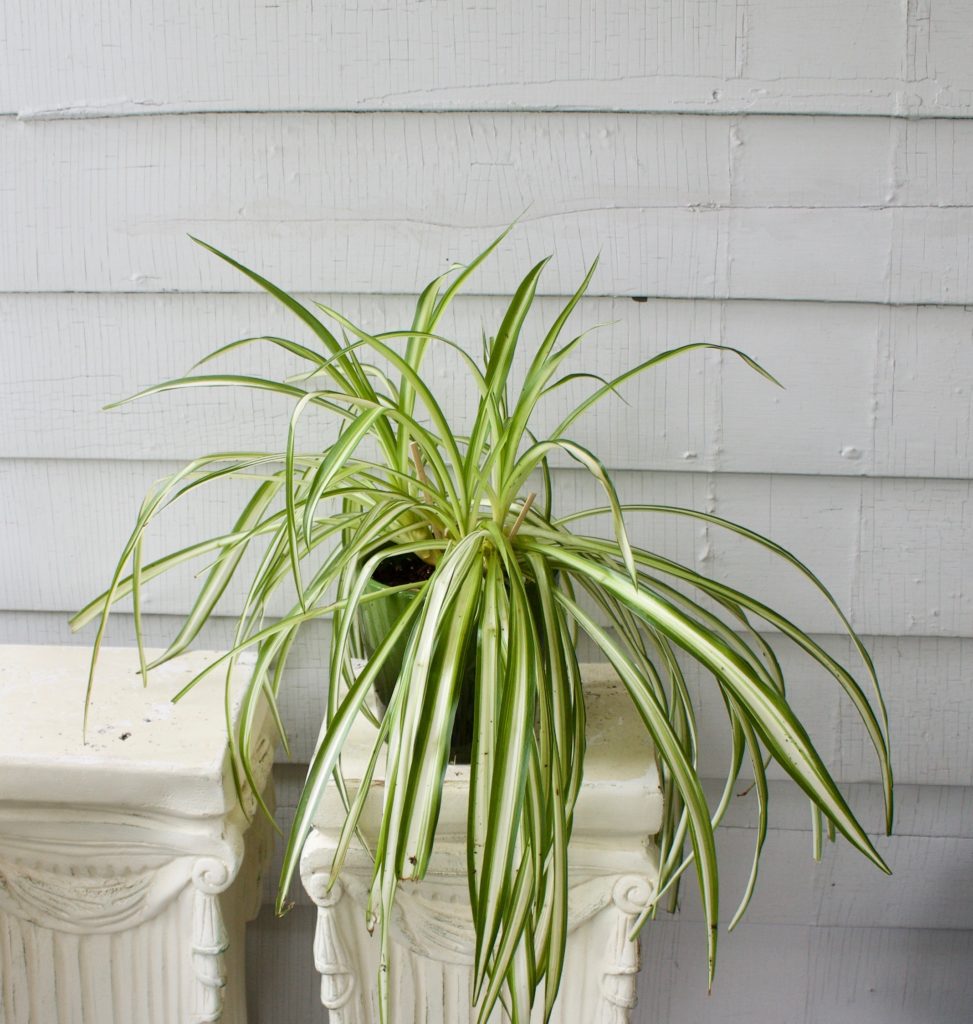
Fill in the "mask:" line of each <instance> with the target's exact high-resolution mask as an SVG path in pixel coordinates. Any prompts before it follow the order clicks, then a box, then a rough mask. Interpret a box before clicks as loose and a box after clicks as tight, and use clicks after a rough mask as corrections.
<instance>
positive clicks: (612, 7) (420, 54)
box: [0, 0, 973, 117]
mask: <svg viewBox="0 0 973 1024" xmlns="http://www.w3.org/2000/svg"><path fill="white" fill-rule="evenodd" d="M3 13H4V15H5V22H4V23H0V35H6V37H7V46H8V53H9V57H8V60H7V61H6V62H5V64H4V65H0V69H2V70H0V109H2V110H4V111H16V112H18V113H19V114H20V115H21V116H23V117H85V116H87V117H98V116H106V115H111V114H116V113H119V114H144V113H155V112H162V111H186V110H207V111H226V110H281V109H291V110H308V109H315V110H320V109H355V110H369V109H389V108H392V109H408V110H415V111H423V110H430V109H450V108H452V109H456V108H459V109H464V110H465V109H471V108H484V107H486V108H496V109H522V108H524V107H528V108H539V109H548V110H563V109H564V108H565V107H583V108H596V109H624V110H687V109H688V110H703V111H727V110H744V111H748V110H749V111H768V110H769V111H783V112H786V113H798V112H799V113H827V112H837V113H849V114H861V113H874V114H892V115H909V116H918V117H928V116H930V115H936V114H947V115H956V116H967V115H968V114H969V111H970V103H971V91H973V76H971V72H970V66H969V60H968V56H969V49H970V46H971V44H973V32H971V30H970V26H969V21H968V18H966V17H965V8H964V6H963V2H962V0H942V2H937V3H936V4H935V5H931V4H930V3H928V0H920V2H914V3H909V4H905V3H902V4H895V5H890V4H887V3H876V2H867V3H858V4H853V5H849V4H845V3H841V2H840V0H812V2H808V3H805V4H802V5H800V6H798V7H795V6H787V7H781V6H780V5H779V4H775V3H774V2H773V0H752V2H750V3H748V4H746V5H745V6H742V7H741V6H736V5H733V4H726V3H721V2H719V0H703V2H693V3H688V2H685V0H677V2H669V0H650V2H646V3H641V4H638V5H632V4H629V3H626V2H623V0H607V2H603V3H600V4H598V5H597V6H594V7H593V6H591V5H589V4H585V3H582V2H581V0H570V2H568V3H545V4H518V3H516V2H515V0H500V2H498V3H492V4H476V5H470V4H464V5H462V6H458V5H455V4H450V3H443V2H439V3H434V4H423V3H420V2H418V0H409V2H406V3H401V4H395V5H392V6H389V5H387V4H384V3H381V2H378V0H368V2H364V3H356V2H354V0H342V2H340V3H329V4H327V5H319V4H314V3H311V2H310V0H302V2H300V3H294V4H288V5H287V6H285V7H277V6H265V7H256V8H254V9H252V10H250V11H248V12H247V16H246V17H241V16H240V12H239V10H238V9H237V8H236V7H235V6H234V5H233V4H230V3H226V2H214V3H210V4H207V5H205V6H204V7H199V6H198V5H195V4H192V3H190V2H189V0H180V2H178V3H175V4H173V5H167V6H166V7H165V9H164V10H163V9H162V8H159V7H156V6H153V5H151V4H149V3H148V2H147V0H139V2H137V3H135V4H130V5H124V6H118V5H115V4H103V5H98V6H92V7H90V8H89V7H83V8H72V9H70V10H65V9H64V8H63V7H61V6H59V5H57V4H56V3H54V2H53V0H46V2H43V3H40V4H38V5H36V6H35V5H32V4H28V3H27V0H14V2H12V3H10V4H7V5H5V7H4V12H3ZM4 30H5V31H4ZM214 48H215V49H216V50H217V52H218V53H219V54H220V57H221V59H220V60H214V59H213V54H214Z"/></svg>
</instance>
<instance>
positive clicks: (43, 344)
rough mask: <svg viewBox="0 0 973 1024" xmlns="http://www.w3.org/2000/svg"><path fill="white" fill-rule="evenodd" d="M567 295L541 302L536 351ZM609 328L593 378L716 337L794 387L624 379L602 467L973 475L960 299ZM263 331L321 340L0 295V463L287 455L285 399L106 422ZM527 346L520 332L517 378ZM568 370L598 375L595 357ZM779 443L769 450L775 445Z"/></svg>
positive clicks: (170, 313) (205, 311) (261, 316)
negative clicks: (162, 384)
mask: <svg viewBox="0 0 973 1024" xmlns="http://www.w3.org/2000/svg"><path fill="white" fill-rule="evenodd" d="M971 166H973V162H971ZM431 272H432V271H431V269H430V273H431ZM317 298H318V300H319V301H322V302H324V303H326V304H328V305H331V306H334V307H335V308H337V309H340V310H342V311H343V312H345V313H346V315H348V316H350V317H351V318H352V319H353V320H354V321H355V322H357V323H361V324H363V325H364V326H365V327H366V328H367V329H369V330H372V331H379V330H383V329H394V328H397V327H400V326H405V325H407V324H408V323H411V317H412V310H413V308H414V299H412V298H410V297H405V296H361V295H347V294H346V295H338V296H318V297H317ZM305 301H306V302H308V303H309V302H310V301H311V297H306V298H305ZM563 301H564V300H563V299H557V298H554V297H543V298H541V299H539V300H538V306H537V312H536V314H535V315H534V316H532V317H531V320H530V326H529V328H528V330H529V335H528V338H529V339H531V338H533V337H534V336H535V335H539V333H540V331H541V330H542V329H544V328H546V326H547V325H548V324H550V323H551V322H552V321H553V319H554V318H555V317H556V315H557V313H558V312H559V311H560V308H561V306H562V304H563ZM502 315H503V303H502V302H501V301H500V300H498V299H496V298H491V297H480V296H474V297H470V298H468V299H465V300H459V301H458V302H457V303H456V305H455V306H454V307H453V309H452V310H451V312H450V313H448V314H447V316H446V317H445V318H444V320H443V322H442V324H441V326H440V331H441V333H443V334H444V335H445V336H447V337H449V338H453V339H455V340H457V341H459V342H460V343H465V344H467V345H469V346H470V347H473V346H474V345H476V344H477V339H479V337H480V332H481V330H482V329H486V330H488V331H490V330H495V329H496V325H497V324H499V322H500V319H501V318H502ZM599 324H604V325H606V326H604V327H602V328H601V329H600V330H599V331H597V332H596V333H595V334H593V335H592V337H591V340H590V341H589V343H588V355H587V360H591V359H595V360H597V363H598V369H599V372H600V373H601V374H602V375H606V376H607V375H611V374H616V373H621V372H622V371H623V370H624V369H625V368H627V367H629V366H631V365H633V364H635V363H636V362H638V361H639V360H641V359H645V358H647V357H648V356H649V355H651V354H652V353H655V352H658V351H661V350H662V349H665V348H670V347H675V346H678V345H683V344H687V343H690V342H701V341H712V342H718V343H721V344H724V345H730V346H733V347H736V348H740V349H743V350H744V351H746V352H748V353H749V354H751V355H752V356H753V357H754V358H756V359H757V360H758V361H760V362H761V363H762V365H764V366H765V367H766V368H767V369H768V370H770V371H771V372H772V373H774V374H775V375H777V376H778V378H779V379H780V380H781V382H782V383H783V384H784V385H785V388H786V390H785V391H783V392H781V391H778V390H777V389H776V388H774V387H773V386H772V385H770V384H768V383H767V382H766V381H765V380H764V379H763V378H761V377H759V376H757V375H756V374H754V373H752V372H751V371H749V370H748V369H747V368H746V367H744V366H743V365H742V364H741V363H740V362H739V361H738V360H737V359H735V358H732V357H730V356H723V357H719V356H717V355H716V354H714V353H710V354H708V355H703V354H700V353H690V354H688V355H686V356H683V357H680V358H679V359H676V360H673V361H671V362H669V363H667V364H665V366H663V367H661V368H658V369H656V370H655V371H651V372H649V373H648V374H647V375H645V376H643V377H642V378H638V379H636V380H635V381H632V382H630V383H629V384H627V385H626V386H625V388H624V390H623V392H622V393H623V394H624V396H625V399H626V402H627V403H628V404H625V403H623V402H619V401H615V400H607V401H604V402H603V403H602V404H601V405H599V406H597V407H596V408H595V409H593V410H591V412H590V413H588V414H587V415H586V416H584V417H583V418H582V419H581V420H579V421H578V422H577V424H576V425H575V426H574V427H573V428H572V436H574V437H575V438H576V439H577V440H578V441H579V442H581V443H582V444H584V445H586V446H588V447H589V448H590V449H591V450H592V451H597V452H601V453H604V454H603V457H604V459H605V461H606V462H607V464H608V465H609V466H610V467H611V468H617V469H655V470H658V469H666V470H675V471H680V470H692V471H700V470H720V471H724V472H743V473H787V474H792V473H821V474H829V475H835V476H843V475H849V476H858V475H881V476H909V477H957V478H964V479H965V478H967V477H968V476H969V467H970V459H971V451H970V436H969V430H968V429H967V427H968V424H969V422H970V419H971V412H973V389H971V386H970V383H969V382H970V380H971V379H973V345H971V344H970V338H971V336H973V310H971V309H970V308H969V307H963V306H951V307H936V306H899V307H894V306H893V307H890V306H880V305H868V304H847V303H829V304H822V303H803V302H797V303H794V302H787V303H777V302H749V301H738V302H732V301H731V302H713V301H706V300H699V301H684V300H649V301H647V302H633V301H632V300H631V299H610V298H595V299H591V300H590V301H588V302H585V303H583V304H582V305H581V307H580V309H579V311H578V313H577V315H576V316H575V317H573V318H572V321H571V326H569V328H568V330H569V331H571V332H572V334H571V335H570V336H573V333H575V332H580V331H582V330H588V329H590V328H592V327H595V326H596V325H599ZM267 333H269V334H281V335H283V336H285V337H293V338H295V339H299V340H302V341H308V340H310V339H307V338H306V334H307V332H306V330H304V329H303V328H302V325H301V324H300V323H299V322H298V321H297V320H296V318H294V317H293V316H292V314H290V313H288V312H287V311H286V310H284V309H283V308H282V307H281V306H279V305H278V304H277V303H276V302H274V301H273V300H271V299H265V298H262V297H260V296H256V295H76V294H58V295H31V294H24V295H0V346H3V347H5V348H6V349H7V350H9V351H12V352H16V353H17V354H16V356H15V357H14V358H13V359H12V360H10V361H8V362H7V363H5V364H4V365H3V366H2V368H0V425H2V429H0V456H2V457H7V458H11V457H13V458H32V459H39V458H73V459H86V460H88V459H99V460H101V459H113V460H114V459H186V460H188V459H189V458H191V457H193V456H194V455H196V454H198V453H199V451H200V449H201V446H202V445H203V444H204V443H205V444H206V445H207V446H208V447H209V448H210V449H212V450H214V451H220V450H226V451H229V450H232V449H234V448H236V447H239V446H240V445H241V444H248V445H249V444H252V445H254V446H255V447H257V448H260V449H265V450H268V451H273V450H276V449H279V448H281V447H282V445H283V443H284V439H285V438H286V433H287V426H288V422H289V419H290V411H291V406H290V403H288V402H287V401H286V400H282V399H280V398H279V397H277V396H268V395H264V394H261V393H257V392H241V391H233V390H230V389H213V390H210V391H208V392H205V393H204V392H201V391H198V390H197V391H194V392H192V393H189V394H187V395H180V394H177V393H170V394H168V395H166V396H163V397H158V398H154V399H146V400H143V401H141V402H136V403H133V404H131V405H128V406H125V407H124V408H122V409H118V410H114V411H112V412H104V411H103V410H102V406H103V405H105V404H106V403H107V402H109V401H112V400H115V399H118V398H122V397H125V396H127V395H129V394H134V393H135V392H136V391H138V390H139V388H142V387H148V386H149V385H151V384H154V383H157V382H158V381H162V380H166V379H170V378H173V377H178V376H181V375H183V374H186V373H188V372H189V370H190V368H191V367H192V365H193V364H194V363H195V362H196V361H197V360H198V359H200V358H202V357H203V356H204V355H206V354H207V353H208V352H210V351H212V350H213V349H215V348H217V347H218V346H219V345H221V344H224V343H226V342H228V341H231V340H233V339H236V338H243V337H249V336H253V335H257V334H267ZM134 339H137V340H134ZM532 350H533V345H532V344H531V343H530V340H528V344H527V345H526V346H525V349H524V353H523V355H522V357H521V358H520V359H519V362H518V364H517V365H516V366H515V368H514V379H517V374H518V372H521V371H522V368H523V367H525V366H526V359H527V356H528V354H529V352H530V351H532ZM576 365H577V366H578V367H583V366H585V365H587V363H586V358H585V356H584V355H582V356H581V357H580V358H579V359H578V360H577V361H576ZM298 368H299V365H298V362H297V361H296V360H293V359H291V358H289V357H286V356H285V355H283V354H282V353H280V351H279V350H277V349H271V348H270V346H268V345H254V346H251V347H250V349H249V350H248V351H247V350H245V351H243V352H240V353H231V354H230V355H228V356H226V357H225V358H224V359H223V360H222V361H220V362H219V363H212V364H209V366H208V367H206V368H204V369H203V370H201V371H200V372H205V370H207V369H212V370H221V371H223V372H228V373H230V372H234V373H254V374H257V375H273V374H274V373H275V372H276V374H277V375H278V376H283V375H284V374H285V373H288V372H291V370H295V371H296V370H297V369H298ZM426 371H427V373H428V374H429V375H430V378H431V382H432V384H433V385H434V386H435V388H436V391H437V393H439V394H440V395H442V396H443V400H444V409H445V411H446V413H447V415H449V416H450V417H457V418H460V419H461V418H462V417H463V415H464V414H465V413H466V412H467V409H468V404H469V403H468V402H467V401H466V400H465V398H464V397H462V396H464V395H465V391H464V385H465V383H466V380H467V378H466V376H465V371H463V370H461V369H460V368H459V367H458V366H457V363H456V360H455V359H453V358H451V357H450V356H449V355H447V354H446V353H445V352H443V351H442V350H438V351H434V352H433V353H431V354H430V356H429V357H428V359H427V362H426ZM585 387H587V385H581V386H579V387H577V388H572V387H567V388H564V389H561V390H560V391H557V392H554V393H553V394H552V395H551V396H550V398H549V399H548V400H547V402H546V403H545V405H544V407H543V409H542V410H541V412H540V416H539V419H538V425H539V426H544V425H546V426H548V427H553V426H554V424H555V423H556V422H558V421H559V420H560V418H561V417H562V416H563V415H564V414H565V413H566V412H567V411H568V409H569V408H570V407H571V405H572V404H573V403H574V402H575V401H577V400H578V399H579V398H580V396H581V395H582V394H583V393H585ZM677 409H678V410H679V411H678V412H677V411H676V410H677ZM330 429H333V425H332V424H331V421H330V420H329V419H328V418H327V417H324V416H319V417H316V416H315V415H314V414H313V412H308V414H307V426H306V428H305V429H304V431H303V432H302V440H303V443H304V444H306V445H308V446H310V445H311V444H313V443H315V442H316V441H318V442H319V443H322V444H323V443H324V441H325V440H326V438H327V436H328V434H327V431H328V430H330ZM316 430H317V431H320V433H316ZM768 433H770V434H772V435H773V436H774V437H775V439H776V441H777V443H776V444H774V445H770V446H768V445H767V443H766V438H767V435H768ZM203 434H205V440H204V437H203Z"/></svg>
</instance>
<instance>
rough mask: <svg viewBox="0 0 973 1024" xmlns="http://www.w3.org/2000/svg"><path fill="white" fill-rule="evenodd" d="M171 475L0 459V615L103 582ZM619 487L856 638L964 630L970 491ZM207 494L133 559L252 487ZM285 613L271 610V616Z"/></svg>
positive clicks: (577, 493) (580, 482) (206, 524)
mask: <svg viewBox="0 0 973 1024" xmlns="http://www.w3.org/2000/svg"><path fill="white" fill-rule="evenodd" d="M175 468H176V467H175V466H173V465H171V464H166V463H153V462H149V463H141V462H71V461H58V460H52V461H42V462H31V461H26V460H10V461H0V486H2V488H3V493H4V494H5V495H6V496H7V500H6V502H5V506H4V508H3V520H2V523H3V526H4V527H5V529H6V531H7V534H6V535H7V536H8V537H12V538H16V540H15V541H12V542H11V544H10V545H9V555H8V559H7V567H6V571H5V572H4V574H3V575H2V577H0V607H3V608H7V609H10V610H17V609H20V610H33V611H54V610H58V611H67V610H70V609H74V608H77V607H80V606H81V605H82V604H83V603H84V602H85V601H86V600H88V599H89V598H90V597H92V596H93V595H94V593H96V592H97V591H98V590H99V589H100V588H101V587H103V586H105V585H107V580H108V578H109V574H110V572H111V568H112V567H113V565H114V561H115V558H116V556H117V553H118V552H119V551H120V549H121V545H122V543H123V539H124V538H125V537H126V536H127V535H128V533H129V531H130V529H131V524H132V523H133V522H134V519H135V515H136V513H137V511H138V508H139V505H140V503H141V500H142V497H143V496H144V494H145V493H146V491H147V489H148V487H149V486H150V485H151V484H152V483H153V482H154V481H155V480H157V479H159V478H160V477H161V476H163V475H165V474H166V473H167V472H171V471H172V470H174V469H175ZM616 485H617V488H618V492H619V496H620V498H621V500H622V501H624V502H645V501H651V502H653V503H658V504H666V505H679V506H684V507H690V508H699V509H702V510H706V511H712V512H715V513H716V514H718V515H722V516H725V517H727V518H729V519H731V520H734V521H736V522H742V523H745V524H746V525H747V526H749V527H750V528H751V529H754V530H756V531H758V532H760V533H763V534H765V535H767V536H771V537H773V538H774V539H775V540H776V541H778V542H779V543H781V544H783V545H784V546H785V547H787V548H789V549H790V550H792V551H793V552H794V554H795V555H797V556H798V557H799V558H802V559H803V560H805V561H806V562H809V563H811V564H813V566H814V567H815V569H816V571H817V572H818V574H819V575H820V577H821V578H822V580H823V581H824V582H825V583H826V584H827V585H828V586H829V588H830V589H831V590H832V592H833V593H834V595H835V597H836V599H837V600H838V602H839V603H840V604H841V605H842V606H843V607H844V608H846V609H847V610H848V611H849V614H850V616H851V618H852V621H853V622H854V623H855V624H856V626H857V628H859V629H860V630H861V631H862V632H865V633H872V634H878V635H911V636H923V635H935V636H969V635H971V634H970V630H971V623H973V614H971V612H973V607H971V604H973V595H971V593H970V591H969V588H968V587H967V586H966V581H967V579H968V578H969V576H970V572H971V566H970V565H969V560H970V557H971V554H970V553H971V552H973V538H971V531H973V518H971V508H973V504H971V502H970V500H969V499H970V488H971V484H970V482H969V481H959V480H957V481H951V480H937V481H928V482H924V481H911V480H893V479H888V478H879V479H870V478H859V477H825V478H819V477H800V476H752V475H736V474H718V475H712V476H710V475H706V474H702V473H645V472H619V473H617V474H616ZM207 486H208V487H209V488H210V490H209V491H208V492H207V491H206V490H205V489H202V488H200V489H197V491H196V492H194V495H191V496H190V497H189V498H187V499H185V500H183V501H181V502H180V503H179V504H177V505H175V506H173V507H172V508H171V509H170V510H168V511H167V512H166V513H165V515H164V516H163V517H162V518H161V519H160V520H158V521H157V522H156V523H155V524H154V526H153V528H152V529H150V531H149V535H148V537H147V539H146V544H145V549H144V558H145V559H146V560H149V559H150V558H153V557H158V556H159V555H161V554H163V553H165V552H167V551H170V550H175V549H176V548H178V547H182V546H184V545H186V544H189V543H193V542H195V541H197V540H202V539H204V538H206V537H209V536H215V535H219V534H220V533H223V532H225V531H226V530H227V529H229V527H230V526H231V525H232V522H233V521H234V520H235V518H236V515H238V514H239V510H240V509H241V508H242V507H243V504H244V502H245V501H246V499H247V497H248V495H249V493H250V489H251V485H250V484H249V483H248V482H245V481H240V482H234V481H229V482H224V483H218V484H212V485H207ZM555 490H556V494H555V504H556V508H557V509H560V510H563V512H567V511H568V510H577V509H584V508H593V507H601V506H603V505H604V503H605V497H604V494H603V492H602V491H601V488H600V485H598V484H597V483H596V482H595V481H594V480H593V478H592V477H590V476H589V475H588V474H587V473H586V472H584V471H580V470H578V471H575V470H558V471H556V474H555ZM193 497H197V498H198V500H195V501H193V500H192V499H193ZM587 522H588V524H589V525H588V526H587V527H586V528H588V529H590V530H592V531H594V532H597V533H601V534H604V535H609V534H610V532H611V524H610V521H609V520H608V517H606V516H601V517H597V518H595V519H592V520H588V521H587ZM630 533H631V536H632V539H633V542H634V543H639V544H642V545H643V546H645V547H648V548H650V549H653V550H658V551H662V552H664V553H666V554H667V555H669V556H670V557H674V558H676V559H678V560H681V561H683V562H685V563H686V564H689V565H695V566H697V567H698V568H699V569H701V570H702V571H704V572H708V573H712V574H713V575H715V576H716V577H718V578H723V579H727V580H729V581H732V582H733V583H734V584H735V585H736V586H738V587H739V588H740V589H742V590H745V591H750V592H751V593H755V594H757V595H760V596H762V597H763V598H765V599H767V600H770V601H771V603H772V604H774V605H775V606H776V607H778V608H779V609H780V611H782V612H783V613H784V614H790V615H792V616H794V617H795V618H797V619H798V620H799V621H800V622H801V623H803V624H804V626H805V628H807V629H808V630H810V631H816V632H833V631H835V630H836V629H838V628H840V626H838V625H836V620H835V618H834V616H833V615H832V614H831V613H830V612H829V611H828V609H827V606H826V605H825V603H824V601H823V600H822V599H819V598H816V597H815V591H814V589H813V588H812V587H811V585H810V584H809V583H807V582H806V581H805V580H804V579H803V577H801V576H800V575H799V574H798V573H797V572H796V571H795V570H794V569H791V568H790V567H789V566H787V565H786V564H785V563H783V562H781V561H780V560H779V559H775V558H774V557H773V556H772V555H770V554H769V553H766V552H764V551H763V550H762V549H760V548H758V547H756V546H754V545H752V544H750V543H749V542H746V541H743V540H742V539H740V538H735V537H734V536H733V535H732V534H730V533H729V532H728V531H725V530H721V529H718V528H716V527H708V526H706V525H705V524H699V523H697V522H695V521H692V520H687V519H685V518H675V517H671V516H661V515H658V514H642V515H634V514H633V517H632V521H631V524H630ZM251 554H255V552H251V553H248V555H247V558H248V559H249V558H250V556H251ZM244 564H249V563H244ZM197 568H202V565H200V566H198V567H197ZM241 571H243V570H241ZM191 592H192V580H191V573H190V572H189V571H188V570H187V572H186V573H184V574H179V573H178V572H177V573H173V575H172V578H171V579H170V580H169V581H168V582H166V580H165V579H163V580H160V581H155V582H154V583H153V584H152V585H150V586H149V587H148V588H147V589H146V592H145V605H144V607H145V610H146V611H147V612H156V613H165V612H178V611H179V610H180V609H182V608H185V607H186V606H187V604H186V602H187V601H188V599H189V596H190V594H191ZM234 595H235V596H234ZM239 596H240V594H239V592H238V591H234V592H233V593H232V594H231V592H230V591H228V593H227V595H226V596H225V597H224V601H226V602H228V606H229V603H232V601H234V600H238V599H239ZM286 606H287V605H286V601H284V600H282V603H281V604H280V605H278V606H276V610H277V611H278V612H280V611H283V610H284V608H286Z"/></svg>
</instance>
